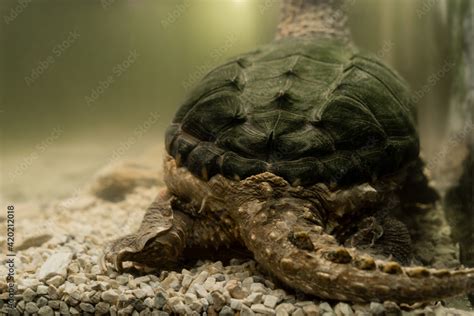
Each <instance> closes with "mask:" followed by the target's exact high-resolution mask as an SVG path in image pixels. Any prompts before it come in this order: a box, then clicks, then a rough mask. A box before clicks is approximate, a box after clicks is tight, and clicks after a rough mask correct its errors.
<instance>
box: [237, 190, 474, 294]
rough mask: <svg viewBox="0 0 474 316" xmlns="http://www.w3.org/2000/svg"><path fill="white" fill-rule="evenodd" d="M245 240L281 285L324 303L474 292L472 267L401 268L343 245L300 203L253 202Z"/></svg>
mask: <svg viewBox="0 0 474 316" xmlns="http://www.w3.org/2000/svg"><path fill="white" fill-rule="evenodd" d="M238 213H239V214H238V218H239V220H241V221H242V225H241V226H240V227H241V232H240V233H241V236H242V239H243V240H244V242H245V244H246V246H247V247H248V248H249V249H250V250H251V251H252V252H253V254H254V255H255V259H256V260H257V261H258V262H259V263H260V264H261V265H263V266H264V268H266V269H267V270H268V271H269V272H271V273H272V274H273V275H275V276H276V277H277V278H278V279H279V280H280V281H282V282H283V283H286V284H287V285H289V286H291V287H293V288H296V289H299V290H301V291H303V292H305V293H307V294H312V295H316V296H319V297H321V298H326V299H338V300H343V301H352V302H368V301H386V300H388V301H393V302H397V303H415V302H427V301H434V300H439V299H443V298H446V297H450V296H457V295H461V294H466V293H468V292H470V291H473V290H474V269H459V270H448V269H430V268H425V267H402V266H400V264H398V263H397V262H394V261H385V260H376V259H374V258H373V257H371V256H369V255H367V254H364V253H362V252H360V251H359V250H357V249H355V248H347V247H343V246H341V245H340V244H339V243H338V242H337V240H336V239H335V238H334V237H333V236H331V235H329V234H327V233H325V232H324V230H323V228H322V227H321V226H318V225H317V224H315V221H314V220H311V216H310V214H311V212H309V210H308V209H307V207H306V206H304V204H301V200H297V199H294V198H281V199H280V200H277V201H274V202H268V201H267V202H265V201H263V202H262V201H258V200H254V201H249V202H247V203H245V204H243V205H242V206H241V207H240V208H239V209H238Z"/></svg>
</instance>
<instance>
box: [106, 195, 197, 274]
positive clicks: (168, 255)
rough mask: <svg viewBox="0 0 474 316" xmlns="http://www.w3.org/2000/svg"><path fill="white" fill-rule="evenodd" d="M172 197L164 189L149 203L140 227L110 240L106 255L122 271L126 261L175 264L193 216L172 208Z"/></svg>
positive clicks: (187, 235) (166, 265)
mask: <svg viewBox="0 0 474 316" xmlns="http://www.w3.org/2000/svg"><path fill="white" fill-rule="evenodd" d="M173 198H174V197H173V196H171V195H170V194H169V193H168V191H166V190H165V191H162V192H161V193H160V194H159V195H158V197H157V198H156V199H155V201H154V202H153V203H152V204H151V205H150V206H149V207H148V209H147V211H146V213H145V216H144V218H143V221H142V223H141V226H140V228H139V229H138V231H137V232H136V233H133V234H130V235H127V236H124V237H121V238H119V239H116V240H115V241H113V242H112V243H110V244H109V245H108V246H107V247H106V249H105V250H104V259H105V260H106V261H108V262H110V263H112V264H113V266H114V267H115V269H117V270H119V271H121V270H123V262H126V261H133V262H135V263H138V264H140V265H145V266H150V267H156V266H158V267H168V266H173V265H175V264H176V262H177V261H178V259H179V257H180V256H181V254H182V252H183V249H184V248H185V246H186V240H187V238H188V237H189V235H190V230H191V227H192V225H193V219H192V218H190V216H188V215H187V214H185V213H183V212H182V211H180V210H175V209H173V208H172V200H173ZM103 265H105V262H103Z"/></svg>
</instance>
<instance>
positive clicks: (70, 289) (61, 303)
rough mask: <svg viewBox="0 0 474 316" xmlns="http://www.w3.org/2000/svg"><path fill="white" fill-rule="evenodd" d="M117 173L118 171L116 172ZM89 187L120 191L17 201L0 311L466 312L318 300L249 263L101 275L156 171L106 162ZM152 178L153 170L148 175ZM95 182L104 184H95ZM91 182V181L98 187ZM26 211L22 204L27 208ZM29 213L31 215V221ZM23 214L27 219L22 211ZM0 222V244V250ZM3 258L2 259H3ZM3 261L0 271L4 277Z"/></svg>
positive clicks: (1, 241) (1, 242) (133, 224)
mask: <svg viewBox="0 0 474 316" xmlns="http://www.w3.org/2000/svg"><path fill="white" fill-rule="evenodd" d="M117 170H118V171H117ZM103 175H106V176H105V177H104V176H103V177H99V179H102V182H100V181H99V182H97V181H96V182H95V184H94V185H92V187H93V188H94V190H95V192H99V191H100V192H102V191H101V190H103V189H104V188H103V186H110V185H111V184H110V183H115V182H114V180H118V179H120V180H121V181H120V182H121V183H126V184H127V185H125V186H123V187H118V188H115V189H114V190H118V191H120V190H122V191H123V192H127V194H126V195H125V199H124V200H122V201H119V202H110V201H104V200H102V199H99V198H97V197H96V196H95V195H93V194H90V193H88V192H90V190H89V189H86V190H84V191H83V192H82V191H81V192H78V193H77V194H75V195H74V196H72V197H71V198H69V199H67V200H63V201H59V202H55V203H50V204H48V205H42V206H33V205H28V204H23V205H17V206H16V221H15V226H16V227H15V229H16V232H15V235H16V245H17V246H19V249H22V250H19V251H18V252H17V253H16V257H15V268H16V276H15V277H16V285H17V291H16V295H15V299H16V309H15V310H13V311H12V310H10V311H9V310H8V307H7V299H8V292H7V291H6V290H7V284H6V283H5V279H4V278H2V280H0V293H2V294H0V313H3V314H7V313H8V311H9V314H11V315H20V314H24V313H26V314H25V315H29V314H33V315H36V314H38V315H60V314H61V315H67V314H70V315H93V314H96V315H97V314H109V313H110V314H111V315H168V314H183V315H201V314H204V315H206V314H207V315H222V316H225V315H234V314H239V313H240V315H242V316H248V315H281V316H283V315H295V316H296V315H297V316H300V315H301V316H303V315H319V314H320V315H384V313H385V314H386V315H401V314H413V315H472V314H471V313H470V312H466V311H461V310H455V309H448V308H445V307H443V306H442V305H441V304H437V305H432V306H424V307H419V308H418V309H412V310H410V311H406V308H404V310H401V309H400V307H399V306H397V305H395V304H393V303H392V304H391V303H385V304H379V303H371V304H367V305H349V304H346V303H337V304H336V303H334V302H333V303H331V304H329V303H328V302H320V301H318V300H314V298H311V297H307V296H304V295H300V294H295V293H294V292H290V291H285V290H283V289H279V288H277V287H276V286H275V284H274V283H273V282H272V281H271V278H270V277H268V276H265V275H263V274H262V273H261V272H260V271H259V270H258V267H256V264H255V262H254V261H252V260H249V261H239V260H237V259H236V260H231V262H230V264H229V265H227V266H224V265H223V264H222V263H221V262H198V263H197V264H196V266H195V267H193V268H191V269H190V270H186V269H182V270H180V272H175V271H172V272H162V273H161V274H160V275H153V274H149V275H145V276H133V275H131V274H121V275H119V274H118V273H116V272H114V271H112V269H109V270H108V271H106V272H103V271H101V268H100V266H99V258H100V255H101V251H102V249H103V246H104V243H105V242H106V241H110V240H112V239H114V238H115V237H117V236H122V235H124V234H127V233H130V232H133V231H134V230H135V229H136V228H137V227H138V225H139V224H140V221H141V219H142V216H143V214H144V210H145V209H146V207H147V206H148V204H149V203H150V201H151V200H152V199H153V198H154V197H155V195H156V194H157V192H158V184H159V183H158V182H157V181H156V180H153V179H158V178H159V177H158V171H157V170H156V169H154V168H149V167H146V164H137V163H136V162H134V163H133V164H128V165H127V166H126V167H124V165H121V166H120V167H110V168H108V169H107V170H105V171H104V172H103ZM147 175H152V176H150V177H151V178H150V177H149V176H147ZM104 179H106V180H107V179H108V180H113V181H112V182H110V181H103V180H104ZM97 183H100V184H97ZM27 208H30V211H32V212H28V211H27ZM31 214H34V217H32V216H33V215H31ZM25 215H26V216H25ZM5 243H6V240H5V232H4V227H2V235H1V237H0V246H1V247H2V249H5ZM2 260H3V258H2ZM7 272H8V271H7V268H6V266H5V260H3V261H2V266H0V275H2V276H4V275H6V274H7Z"/></svg>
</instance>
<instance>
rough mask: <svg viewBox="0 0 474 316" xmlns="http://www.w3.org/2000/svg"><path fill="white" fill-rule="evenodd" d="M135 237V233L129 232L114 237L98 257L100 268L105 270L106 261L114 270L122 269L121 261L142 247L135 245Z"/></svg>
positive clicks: (120, 270)
mask: <svg viewBox="0 0 474 316" xmlns="http://www.w3.org/2000/svg"><path fill="white" fill-rule="evenodd" d="M137 238H138V236H137V235H136V234H130V235H127V236H124V237H122V238H119V239H116V240H114V241H112V242H111V243H110V244H109V245H107V246H106V248H105V249H104V253H103V254H102V256H101V258H100V265H101V268H102V269H103V270H107V263H110V264H112V267H113V268H114V269H115V270H117V271H119V272H122V271H123V270H124V268H123V262H124V261H127V260H126V259H127V257H129V256H130V255H131V254H133V253H137V252H140V251H141V250H142V249H143V248H141V249H140V247H137V246H138V245H137Z"/></svg>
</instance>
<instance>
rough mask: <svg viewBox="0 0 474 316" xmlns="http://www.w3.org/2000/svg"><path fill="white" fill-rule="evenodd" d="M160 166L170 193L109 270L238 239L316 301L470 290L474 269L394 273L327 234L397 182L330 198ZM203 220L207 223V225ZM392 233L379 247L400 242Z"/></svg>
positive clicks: (319, 189) (320, 191) (168, 259)
mask: <svg viewBox="0 0 474 316" xmlns="http://www.w3.org/2000/svg"><path fill="white" fill-rule="evenodd" d="M164 168H165V181H166V184H167V186H168V190H169V192H167V191H164V192H162V193H161V195H160V196H159V197H158V199H157V201H156V202H154V203H153V204H152V206H151V207H150V208H149V209H148V211H147V213H146V215H145V218H144V220H143V223H142V227H141V228H140V230H139V231H138V232H137V233H136V234H132V235H129V236H126V237H124V238H120V239H118V240H116V241H115V242H114V243H113V244H112V245H111V246H110V247H109V248H108V249H107V250H106V253H105V255H106V259H107V260H108V261H110V262H112V263H113V264H114V265H115V267H116V268H117V269H121V268H122V263H123V262H124V261H133V262H136V263H139V264H142V265H148V266H152V267H163V266H169V264H170V263H173V262H177V261H178V260H179V259H180V255H181V254H182V252H183V249H185V248H186V247H194V246H195V245H197V244H199V245H205V246H206V245H207V246H209V247H211V246H212V247H219V246H223V245H229V244H231V243H233V242H236V241H237V242H240V243H242V245H244V246H245V247H247V248H248V249H249V250H250V251H251V252H252V253H253V255H254V257H255V259H256V260H257V261H258V262H259V263H260V264H261V265H262V266H263V267H265V268H266V269H267V270H268V271H269V272H271V273H272V274H273V275H274V276H276V277H277V278H278V279H279V280H281V281H282V282H284V283H286V284H287V285H288V286H290V287H292V288H295V289H298V290H301V291H303V292H305V293H308V294H312V295H316V296H319V297H321V298H326V299H337V300H343V301H353V302H367V301H384V300H390V301H395V302H398V303H414V302H424V301H432V300H437V299H442V298H445V297H448V296H455V295H460V294H464V293H467V292H469V291H472V290H473V289H474V269H460V270H440V269H429V268H425V267H402V266H400V264H399V263H397V262H395V261H390V260H379V259H375V258H374V257H373V256H371V255H368V254H367V253H365V252H363V251H361V250H359V249H356V248H349V247H344V246H343V245H341V243H340V242H339V241H338V240H337V239H336V238H335V237H334V236H332V235H331V234H329V233H328V232H330V231H333V230H334V229H333V228H334V227H337V222H339V221H341V220H343V219H344V218H345V216H348V215H349V216H352V218H353V219H354V220H356V219H358V218H359V219H361V220H363V219H364V218H369V217H370V216H367V215H366V212H368V211H367V210H369V209H375V208H376V207H381V205H383V203H386V202H387V201H388V200H390V199H391V195H392V194H394V192H395V191H394V190H393V188H394V185H393V184H394V183H396V182H397V179H396V178H391V179H385V180H380V181H378V182H377V184H376V185H369V184H362V185H357V186H353V187H351V188H346V189H345V190H336V191H331V190H330V189H328V188H327V187H326V186H325V185H322V184H318V185H314V186H311V187H308V188H304V187H299V186H298V187H293V186H291V185H289V184H288V183H287V182H286V181H285V180H284V179H282V178H280V177H278V176H275V175H273V174H271V173H268V172H267V173H262V174H258V175H255V176H252V177H249V178H247V179H245V180H241V181H233V180H229V179H226V178H224V177H223V176H220V175H217V176H214V177H213V178H211V179H210V180H209V181H207V182H205V181H203V180H200V179H198V178H196V177H195V176H193V175H192V174H191V173H190V172H189V171H187V169H186V168H180V167H177V166H176V161H175V160H174V159H173V158H171V157H167V158H166V161H165V165H164ZM179 201H182V203H179ZM183 206H184V207H187V210H186V211H183V210H181V208H182V207H183ZM375 213H377V211H376V212H375ZM372 215H374V214H372ZM210 221H212V222H213V225H205V224H206V223H209V222H210ZM217 224H218V225H217ZM211 227H214V230H210V228H211ZM377 232H379V233H380V231H378V230H375V231H374V233H375V235H374V236H375V238H374V242H375V243H377V238H379V237H380V236H378V235H377ZM356 235H357V232H356V233H355V234H354V235H353V236H356ZM381 235H383V225H382V234H381ZM389 235H390V234H389ZM393 235H394V236H395V238H394V239H390V237H389V240H388V241H386V242H388V243H390V242H396V241H397V240H403V238H400V235H397V234H393ZM402 235H403V233H402ZM377 236H378V237H377ZM381 248H382V249H383V248H384V245H381ZM371 250H372V251H373V250H374V249H373V248H372V249H371ZM376 252H377V251H376ZM394 253H395V255H397V252H396V250H395V251H394ZM402 259H403V255H402Z"/></svg>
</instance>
